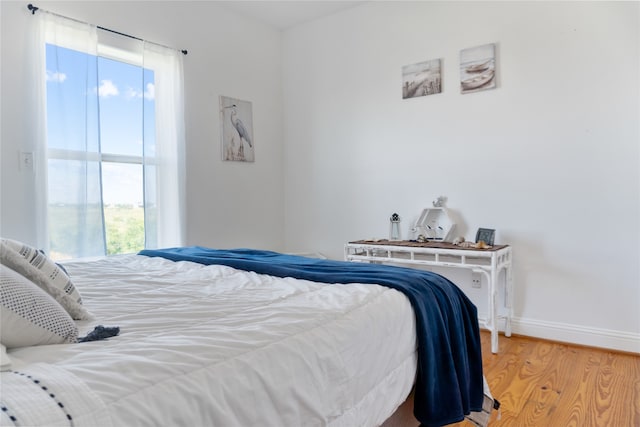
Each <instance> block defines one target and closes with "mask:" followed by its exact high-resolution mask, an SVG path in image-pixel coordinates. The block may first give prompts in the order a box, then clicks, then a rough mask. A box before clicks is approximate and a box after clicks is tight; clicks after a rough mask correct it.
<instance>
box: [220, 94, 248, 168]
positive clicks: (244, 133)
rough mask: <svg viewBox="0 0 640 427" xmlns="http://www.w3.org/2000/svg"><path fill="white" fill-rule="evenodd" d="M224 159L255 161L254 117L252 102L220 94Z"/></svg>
mask: <svg viewBox="0 0 640 427" xmlns="http://www.w3.org/2000/svg"><path fill="white" fill-rule="evenodd" d="M220 121H221V123H222V126H221V128H222V159H223V160H231V161H239V162H253V161H254V146H253V117H252V112H251V102H249V101H242V100H240V99H235V98H229V97H227V96H220Z"/></svg>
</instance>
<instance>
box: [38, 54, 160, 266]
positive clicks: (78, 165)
mask: <svg viewBox="0 0 640 427" xmlns="http://www.w3.org/2000/svg"><path fill="white" fill-rule="evenodd" d="M105 50H107V51H108V52H109V54H110V56H111V57H104V56H99V55H97V56H96V55H91V54H87V53H83V52H79V51H75V50H72V49H66V48H63V47H60V46H55V45H53V44H47V48H46V65H47V141H48V150H47V152H48V222H49V241H50V253H51V256H52V257H53V258H55V259H68V258H75V257H79V256H87V255H91V256H93V255H104V254H107V255H111V254H119V253H133V252H137V251H139V250H141V249H143V248H144V247H145V214H144V210H145V203H144V181H143V147H145V146H146V147H153V145H154V144H153V139H154V133H155V105H154V102H155V101H154V73H153V71H152V70H148V69H144V68H143V67H142V66H140V65H138V64H135V63H130V62H127V55H125V54H121V55H119V51H118V50H117V49H112V48H111V49H110V48H108V47H106V49H105ZM126 53H129V52H126ZM128 56H129V57H131V56H132V55H131V54H130V53H129V55H128ZM129 60H130V58H129ZM87 76H89V78H87ZM93 76H96V78H95V79H94V78H93ZM91 81H93V82H94V83H93V84H92V83H91ZM143 142H145V143H144V144H143ZM79 233H82V234H83V235H82V236H79Z"/></svg>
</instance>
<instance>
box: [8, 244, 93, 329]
mask: <svg viewBox="0 0 640 427" xmlns="http://www.w3.org/2000/svg"><path fill="white" fill-rule="evenodd" d="M0 264H3V265H6V266H7V267H10V268H11V269H13V270H14V271H16V272H18V273H20V274H22V275H23V276H24V277H26V278H27V279H29V280H31V281H32V282H33V283H35V284H36V285H38V286H40V288H42V289H43V290H44V291H46V292H47V293H48V294H49V295H51V296H52V297H53V299H55V300H56V301H58V303H59V304H60V305H61V306H62V307H63V308H64V309H65V310H66V311H67V313H69V315H70V316H71V317H72V318H73V319H76V320H88V319H90V318H91V315H90V314H89V313H88V312H87V310H86V309H85V308H84V307H83V306H82V298H80V293H79V292H78V290H77V289H76V287H75V286H74V285H73V283H71V279H69V276H67V274H66V273H65V272H64V271H63V270H62V269H61V268H60V267H59V266H58V265H57V264H56V263H55V262H53V261H52V260H50V259H49V258H48V257H46V256H45V255H44V254H43V253H42V252H40V251H38V250H37V249H35V248H32V247H30V246H28V245H25V244H24V243H20V242H17V241H15V240H11V239H0Z"/></svg>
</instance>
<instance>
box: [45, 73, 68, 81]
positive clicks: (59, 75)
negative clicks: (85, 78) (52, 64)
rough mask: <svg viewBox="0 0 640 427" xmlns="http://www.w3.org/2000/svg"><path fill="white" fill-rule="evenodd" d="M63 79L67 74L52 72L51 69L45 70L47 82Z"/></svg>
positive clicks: (65, 78)
mask: <svg viewBox="0 0 640 427" xmlns="http://www.w3.org/2000/svg"><path fill="white" fill-rule="evenodd" d="M65 80H67V75H66V74H65V73H60V72H53V71H49V70H47V81H48V82H55V83H62V82H64V81H65Z"/></svg>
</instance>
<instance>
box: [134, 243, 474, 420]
mask: <svg viewBox="0 0 640 427" xmlns="http://www.w3.org/2000/svg"><path fill="white" fill-rule="evenodd" d="M140 255H146V256H158V257H163V258H167V259H170V260H173V261H192V262H197V263H201V264H222V265H226V266H229V267H233V268H236V269H241V270H247V271H254V272H256V273H259V274H267V275H271V276H277V277H294V278H298V279H305V280H311V281H314V282H322V283H367V284H380V285H384V286H388V287H390V288H393V289H397V290H399V291H401V292H403V293H404V294H405V295H406V296H407V297H408V298H409V300H410V301H411V304H412V305H413V309H414V312H415V315H416V328H417V331H416V332H417V338H418V339H417V342H418V371H417V377H416V385H415V395H414V415H415V417H416V419H418V421H420V422H421V423H422V424H423V425H425V426H443V425H446V424H450V423H455V422H459V421H462V420H463V419H464V416H465V415H468V414H469V412H470V411H480V410H481V409H482V402H483V397H484V394H483V375H482V355H481V347H480V331H479V326H478V318H477V311H476V307H475V306H474V305H473V303H471V301H470V300H469V299H468V298H467V297H466V296H465V295H464V293H463V292H462V291H461V290H460V289H458V287H456V286H455V285H454V284H453V283H451V282H450V281H449V280H447V279H446V278H444V277H442V276H440V275H438V274H435V273H432V272H429V271H423V270H417V269H411V268H403V267H395V266H389V265H380V264H366V263H350V262H346V261H331V260H322V259H313V258H306V257H301V256H294V255H285V254H281V253H277V252H270V251H261V250H252V249H234V250H216V249H208V248H203V247H198V246H190V247H183V248H171V249H161V250H143V251H141V252H140Z"/></svg>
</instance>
